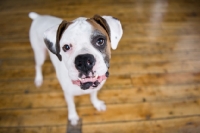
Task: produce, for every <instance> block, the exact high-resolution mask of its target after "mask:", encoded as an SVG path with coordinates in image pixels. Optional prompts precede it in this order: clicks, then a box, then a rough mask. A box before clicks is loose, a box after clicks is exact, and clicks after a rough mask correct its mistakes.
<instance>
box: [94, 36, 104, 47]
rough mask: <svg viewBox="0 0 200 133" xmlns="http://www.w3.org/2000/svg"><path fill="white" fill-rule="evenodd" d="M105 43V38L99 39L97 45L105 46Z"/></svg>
mask: <svg viewBox="0 0 200 133" xmlns="http://www.w3.org/2000/svg"><path fill="white" fill-rule="evenodd" d="M104 43H105V40H104V39H103V38H99V39H98V40H97V42H96V45H97V46H103V45H104Z"/></svg>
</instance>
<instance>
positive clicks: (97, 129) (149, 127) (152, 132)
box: [83, 116, 200, 133]
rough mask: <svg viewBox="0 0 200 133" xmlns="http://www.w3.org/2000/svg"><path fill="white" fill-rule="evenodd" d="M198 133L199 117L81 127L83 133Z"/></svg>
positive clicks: (199, 127)
mask: <svg viewBox="0 0 200 133" xmlns="http://www.w3.org/2000/svg"><path fill="white" fill-rule="evenodd" d="M91 130H92V132H93V133H107V131H109V132H110V133H129V132H131V133H185V132H187V133H189V132H191V133H198V132H199V130H200V117H199V116H194V117H186V118H184V117H183V118H175V119H163V120H162V119H161V120H160V119H158V120H150V121H137V122H135V121H130V122H119V123H105V124H96V125H93V124H88V125H87V124H86V125H83V133H88V132H90V131H91Z"/></svg>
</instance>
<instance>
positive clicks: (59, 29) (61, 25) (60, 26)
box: [56, 20, 71, 61]
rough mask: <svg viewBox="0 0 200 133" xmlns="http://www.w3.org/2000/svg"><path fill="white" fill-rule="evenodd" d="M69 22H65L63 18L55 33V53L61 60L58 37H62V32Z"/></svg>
mask: <svg viewBox="0 0 200 133" xmlns="http://www.w3.org/2000/svg"><path fill="white" fill-rule="evenodd" d="M70 24H71V22H67V21H65V20H63V21H62V23H61V24H60V25H59V27H58V30H57V34H56V55H57V57H58V59H59V60H60V61H62V56H61V55H60V39H61V37H62V34H63V32H64V31H65V29H67V27H68V26H69V25H70Z"/></svg>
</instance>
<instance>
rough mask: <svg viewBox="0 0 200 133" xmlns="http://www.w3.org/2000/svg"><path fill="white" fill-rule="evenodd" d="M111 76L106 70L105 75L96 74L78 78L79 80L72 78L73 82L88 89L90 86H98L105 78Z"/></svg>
mask: <svg viewBox="0 0 200 133" xmlns="http://www.w3.org/2000/svg"><path fill="white" fill-rule="evenodd" d="M108 76H109V73H108V72H106V74H104V75H101V76H99V75H95V76H90V77H85V78H78V80H72V83H73V84H75V85H78V86H80V87H81V89H83V90H87V89H89V88H90V87H92V88H95V87H97V86H98V85H99V84H100V83H101V82H102V81H103V80H105V79H106V78H107V77H108Z"/></svg>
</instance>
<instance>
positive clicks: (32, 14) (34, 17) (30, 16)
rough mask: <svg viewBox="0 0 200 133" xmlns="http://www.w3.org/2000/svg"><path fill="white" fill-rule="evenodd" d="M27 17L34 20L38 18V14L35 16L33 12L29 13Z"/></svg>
mask: <svg viewBox="0 0 200 133" xmlns="http://www.w3.org/2000/svg"><path fill="white" fill-rule="evenodd" d="M28 16H29V18H31V19H33V20H34V19H36V18H37V17H38V16H39V14H37V13H35V12H30V13H29V14H28Z"/></svg>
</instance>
